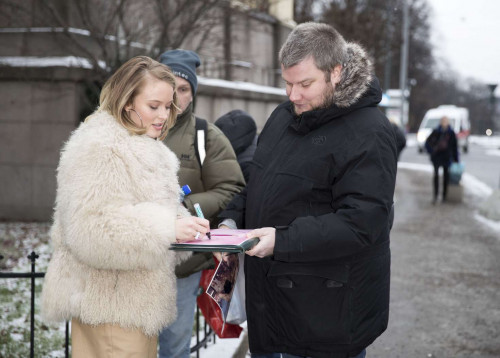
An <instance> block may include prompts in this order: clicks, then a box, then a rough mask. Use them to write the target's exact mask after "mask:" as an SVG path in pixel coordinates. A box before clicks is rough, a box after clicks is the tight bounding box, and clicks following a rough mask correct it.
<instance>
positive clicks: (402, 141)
mask: <svg viewBox="0 0 500 358" xmlns="http://www.w3.org/2000/svg"><path fill="white" fill-rule="evenodd" d="M391 125H392V128H393V129H394V136H395V137H396V147H397V149H398V159H399V156H400V154H401V152H402V151H403V149H405V147H406V135H405V132H404V131H403V130H402V129H401V127H400V126H398V125H397V124H396V123H391Z"/></svg>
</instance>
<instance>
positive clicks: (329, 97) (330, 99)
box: [293, 82, 335, 115]
mask: <svg viewBox="0 0 500 358" xmlns="http://www.w3.org/2000/svg"><path fill="white" fill-rule="evenodd" d="M334 93H335V88H334V87H333V85H332V83H331V82H327V86H326V91H325V93H324V94H323V99H322V101H321V103H320V104H317V105H315V106H312V108H311V109H310V110H311V111H315V110H317V109H324V108H328V107H330V106H331V105H333V104H334V103H335V96H334ZM293 110H294V112H295V114H296V115H300V114H302V113H304V112H302V113H300V114H299V113H298V112H297V109H296V108H295V105H294V106H293Z"/></svg>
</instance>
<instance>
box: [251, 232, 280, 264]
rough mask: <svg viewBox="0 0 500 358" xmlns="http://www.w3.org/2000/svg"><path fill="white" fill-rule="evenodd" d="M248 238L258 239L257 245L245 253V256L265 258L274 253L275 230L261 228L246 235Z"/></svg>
mask: <svg viewBox="0 0 500 358" xmlns="http://www.w3.org/2000/svg"><path fill="white" fill-rule="evenodd" d="M247 237H248V238H251V237H258V238H259V239H260V241H259V243H258V244H257V245H255V246H254V247H253V248H252V249H251V250H248V251H247V252H246V254H247V255H250V256H257V257H261V258H262V257H266V256H271V255H272V254H273V251H274V243H275V241H276V229H275V228H273V227H263V228H261V229H255V230H253V231H251V232H249V233H248V234H247Z"/></svg>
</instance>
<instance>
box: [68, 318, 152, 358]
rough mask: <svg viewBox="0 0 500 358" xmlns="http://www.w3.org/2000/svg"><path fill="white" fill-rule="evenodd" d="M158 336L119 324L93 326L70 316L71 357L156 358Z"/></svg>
mask: <svg viewBox="0 0 500 358" xmlns="http://www.w3.org/2000/svg"><path fill="white" fill-rule="evenodd" d="M157 340H158V337H157V336H154V337H149V336H146V335H145V334H144V333H142V331H140V330H137V329H125V328H122V327H120V326H118V325H116V324H101V325H98V326H91V325H88V324H84V323H82V322H80V320H78V319H76V318H73V319H72V320H71V357H72V358H156V356H157V346H156V345H157Z"/></svg>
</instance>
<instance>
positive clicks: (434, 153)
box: [425, 126, 458, 166]
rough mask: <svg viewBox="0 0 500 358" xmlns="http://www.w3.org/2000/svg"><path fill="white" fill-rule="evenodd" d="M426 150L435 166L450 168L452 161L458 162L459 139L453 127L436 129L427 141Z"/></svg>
mask: <svg viewBox="0 0 500 358" xmlns="http://www.w3.org/2000/svg"><path fill="white" fill-rule="evenodd" d="M425 149H427V152H428V153H429V154H430V155H431V161H432V163H433V164H434V165H438V166H449V165H450V164H451V162H452V160H453V161H454V162H458V147H457V137H456V135H455V131H453V129H452V128H451V127H448V128H447V129H446V130H444V129H443V128H442V127H441V126H438V127H437V128H436V129H434V130H433V131H432V133H431V134H430V135H429V137H427V139H426V141H425Z"/></svg>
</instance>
